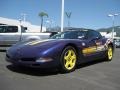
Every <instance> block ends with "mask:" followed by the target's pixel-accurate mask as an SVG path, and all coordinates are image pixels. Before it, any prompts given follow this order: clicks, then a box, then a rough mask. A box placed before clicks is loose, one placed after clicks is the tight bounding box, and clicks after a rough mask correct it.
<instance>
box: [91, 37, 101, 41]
mask: <svg viewBox="0 0 120 90" xmlns="http://www.w3.org/2000/svg"><path fill="white" fill-rule="evenodd" d="M98 39H100V37H95V38H92V39H91V40H92V41H95V40H98Z"/></svg>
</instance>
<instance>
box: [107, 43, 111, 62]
mask: <svg viewBox="0 0 120 90" xmlns="http://www.w3.org/2000/svg"><path fill="white" fill-rule="evenodd" d="M112 58H113V47H112V46H111V45H109V46H108V50H107V52H106V60H107V61H111V60H112Z"/></svg>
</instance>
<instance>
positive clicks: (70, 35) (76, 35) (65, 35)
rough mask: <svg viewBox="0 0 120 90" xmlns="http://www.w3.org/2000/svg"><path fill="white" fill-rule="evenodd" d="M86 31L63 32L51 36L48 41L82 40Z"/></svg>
mask: <svg viewBox="0 0 120 90" xmlns="http://www.w3.org/2000/svg"><path fill="white" fill-rule="evenodd" d="M86 33H87V32H86V31H65V32H61V33H59V34H56V35H54V36H52V37H51V38H50V39H84V38H85V37H86Z"/></svg>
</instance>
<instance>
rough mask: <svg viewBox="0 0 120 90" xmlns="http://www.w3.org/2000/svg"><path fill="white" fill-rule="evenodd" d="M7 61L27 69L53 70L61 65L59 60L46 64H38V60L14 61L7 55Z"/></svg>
mask: <svg viewBox="0 0 120 90" xmlns="http://www.w3.org/2000/svg"><path fill="white" fill-rule="evenodd" d="M6 61H8V62H10V63H12V64H15V65H21V66H26V67H32V68H52V67H57V66H58V65H59V60H51V61H49V62H48V61H46V62H45V61H44V62H37V61H36V60H31V61H29V60H21V59H12V58H10V57H9V56H8V55H6Z"/></svg>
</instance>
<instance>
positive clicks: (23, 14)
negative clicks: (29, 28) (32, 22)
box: [21, 13, 27, 22]
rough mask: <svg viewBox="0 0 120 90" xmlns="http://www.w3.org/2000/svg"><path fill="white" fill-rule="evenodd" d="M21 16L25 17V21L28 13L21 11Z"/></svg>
mask: <svg viewBox="0 0 120 90" xmlns="http://www.w3.org/2000/svg"><path fill="white" fill-rule="evenodd" d="M21 16H22V17H23V21H24V22H25V21H26V16H27V14H26V13H21Z"/></svg>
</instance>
